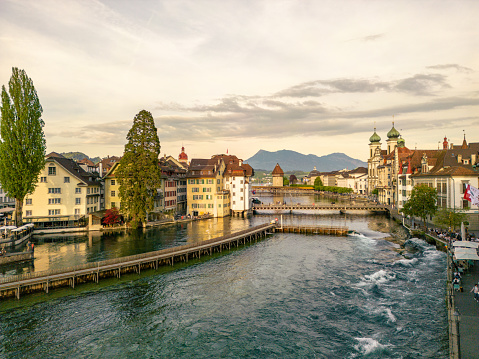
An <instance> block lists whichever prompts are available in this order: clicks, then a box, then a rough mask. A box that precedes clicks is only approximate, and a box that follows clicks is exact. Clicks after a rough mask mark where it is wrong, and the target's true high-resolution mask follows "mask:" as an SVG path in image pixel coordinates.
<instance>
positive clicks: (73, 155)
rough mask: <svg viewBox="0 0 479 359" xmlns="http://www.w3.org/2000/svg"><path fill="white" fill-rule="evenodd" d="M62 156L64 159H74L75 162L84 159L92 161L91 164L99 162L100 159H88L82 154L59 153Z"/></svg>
mask: <svg viewBox="0 0 479 359" xmlns="http://www.w3.org/2000/svg"><path fill="white" fill-rule="evenodd" d="M60 154H61V155H62V156H64V157H66V158H72V159H74V160H75V161H80V160H82V159H84V158H88V159H89V160H90V161H92V162H93V163H98V162H100V161H101V158H100V157H88V156H87V155H85V154H84V153H83V152H62V153H60Z"/></svg>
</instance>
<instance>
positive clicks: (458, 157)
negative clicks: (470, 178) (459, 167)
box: [457, 154, 462, 163]
mask: <svg viewBox="0 0 479 359" xmlns="http://www.w3.org/2000/svg"><path fill="white" fill-rule="evenodd" d="M457 163H462V155H460V154H458V155H457Z"/></svg>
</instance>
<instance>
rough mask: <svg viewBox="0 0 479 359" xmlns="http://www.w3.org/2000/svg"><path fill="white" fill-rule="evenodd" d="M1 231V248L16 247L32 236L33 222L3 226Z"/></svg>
mask: <svg viewBox="0 0 479 359" xmlns="http://www.w3.org/2000/svg"><path fill="white" fill-rule="evenodd" d="M0 233H1V239H0V248H3V247H15V246H18V245H20V244H22V243H24V242H25V241H26V240H28V239H30V238H31V237H32V234H33V223H27V224H25V225H24V226H21V227H18V228H17V227H15V226H3V227H0Z"/></svg>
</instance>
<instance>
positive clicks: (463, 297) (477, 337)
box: [454, 263, 479, 359]
mask: <svg viewBox="0 0 479 359" xmlns="http://www.w3.org/2000/svg"><path fill="white" fill-rule="evenodd" d="M478 281H479V263H476V264H475V265H474V266H473V267H472V268H470V269H469V270H468V271H467V272H466V273H464V274H463V276H462V280H461V285H462V287H463V289H464V291H463V292H454V301H455V306H456V308H457V310H458V312H459V315H460V321H459V342H460V345H459V348H460V352H461V358H463V359H466V358H467V359H474V358H479V303H478V302H476V301H475V300H474V296H473V294H472V293H470V290H471V289H472V287H473V286H474V284H476V283H477V282H478Z"/></svg>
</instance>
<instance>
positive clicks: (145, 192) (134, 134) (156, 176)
mask: <svg viewBox="0 0 479 359" xmlns="http://www.w3.org/2000/svg"><path fill="white" fill-rule="evenodd" d="M157 131H158V130H157V129H156V126H155V121H154V120H153V116H152V115H151V113H150V112H148V111H145V110H142V111H140V112H139V113H138V114H137V115H136V116H135V118H134V119H133V126H132V127H131V129H130V131H129V132H128V135H127V137H126V139H127V140H128V143H127V144H126V145H125V151H124V153H123V157H122V158H121V160H120V164H119V166H118V170H117V176H118V183H119V185H120V193H119V195H120V200H121V210H122V211H124V212H125V213H126V214H127V215H128V218H129V220H130V225H131V227H133V228H137V227H138V226H139V225H140V224H144V223H146V220H147V215H148V212H151V211H152V210H153V206H154V198H155V196H156V194H157V188H159V187H160V185H161V183H160V181H161V180H160V176H161V172H160V167H159V166H158V156H159V154H160V148H161V146H160V140H159V138H158V132H157Z"/></svg>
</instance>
